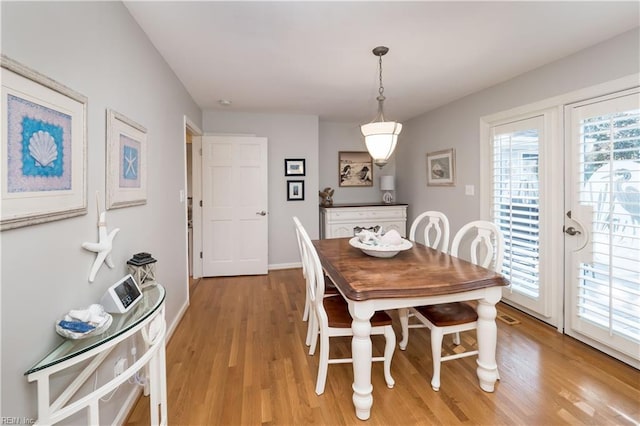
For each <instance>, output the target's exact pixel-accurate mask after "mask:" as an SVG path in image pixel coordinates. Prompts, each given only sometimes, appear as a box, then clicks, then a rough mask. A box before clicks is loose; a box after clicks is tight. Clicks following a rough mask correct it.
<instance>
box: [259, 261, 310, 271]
mask: <svg viewBox="0 0 640 426" xmlns="http://www.w3.org/2000/svg"><path fill="white" fill-rule="evenodd" d="M293 268H302V263H301V262H294V263H275V264H271V265H268V267H267V269H269V270H270V271H275V270H278V269H293Z"/></svg>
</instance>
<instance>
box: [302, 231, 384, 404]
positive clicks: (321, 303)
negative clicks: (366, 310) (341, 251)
mask: <svg viewBox="0 0 640 426" xmlns="http://www.w3.org/2000/svg"><path fill="white" fill-rule="evenodd" d="M300 237H301V240H302V250H303V252H304V255H303V259H306V261H307V267H306V271H307V277H308V280H307V287H308V294H309V298H310V300H311V306H312V308H311V309H310V312H309V315H310V318H311V317H314V316H315V317H316V319H317V324H318V332H317V333H314V334H313V336H312V341H311V345H310V351H309V352H310V354H311V355H313V354H314V353H315V349H316V345H317V342H318V336H319V337H320V356H319V359H318V378H317V380H316V394H318V395H322V393H324V389H325V385H326V382H327V370H328V366H329V364H342V363H350V362H352V358H329V341H330V338H331V337H338V336H353V332H352V330H351V322H352V318H351V315H350V314H349V306H348V304H347V302H346V301H345V300H344V299H343V298H342V297H324V291H325V282H324V281H325V275H324V271H323V269H322V265H321V263H320V258H319V257H318V253H317V252H316V249H315V247H314V246H313V244H312V243H311V239H310V238H309V235H308V234H307V232H306V231H305V230H304V228H301V229H300ZM310 321H311V319H310ZM370 321H371V335H372V336H373V335H384V337H385V347H384V356H382V357H373V358H372V361H383V362H384V367H383V369H384V378H385V381H386V382H387V386H388V387H389V388H392V387H393V386H394V385H395V381H394V380H393V377H391V359H392V358H393V352H394V349H395V345H396V335H395V333H394V331H393V327H392V325H391V324H392V320H391V317H390V316H389V315H387V314H386V313H385V312H376V313H374V314H373V317H371V320H370Z"/></svg>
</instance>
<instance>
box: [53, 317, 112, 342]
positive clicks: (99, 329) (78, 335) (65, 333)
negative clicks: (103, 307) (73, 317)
mask: <svg viewBox="0 0 640 426" xmlns="http://www.w3.org/2000/svg"><path fill="white" fill-rule="evenodd" d="M104 315H105V316H106V319H105V320H104V322H103V323H102V324H100V325H97V326H96V327H95V328H94V329H92V330H89V331H86V332H84V333H83V332H79V331H71V330H68V329H66V328H62V327H61V326H60V321H62V320H65V319H66V316H65V317H62V318H60V319H59V320H58V321H56V332H57V333H58V334H59V335H61V336H62V337H66V338H67V339H72V340H80V339H86V338H87V337H93V336H97V335H98V334H101V333H104V332H105V331H107V329H108V328H109V327H110V326H111V322H112V321H113V317H112V316H111V315H110V314H108V313H106V312H105V313H104ZM67 320H68V319H67ZM92 325H93V324H92Z"/></svg>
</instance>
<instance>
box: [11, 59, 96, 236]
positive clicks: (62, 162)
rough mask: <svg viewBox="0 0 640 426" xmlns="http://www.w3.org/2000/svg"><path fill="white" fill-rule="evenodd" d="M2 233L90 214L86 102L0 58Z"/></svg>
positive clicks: (15, 63)
mask: <svg viewBox="0 0 640 426" xmlns="http://www.w3.org/2000/svg"><path fill="white" fill-rule="evenodd" d="M0 65H1V68H0V82H2V95H1V97H0V99H1V100H0V111H2V114H1V122H0V133H1V134H2V137H1V140H2V143H1V144H0V192H1V193H2V200H1V201H0V205H2V209H0V210H1V211H2V218H1V220H0V230H3V231H4V230H7V229H12V228H19V227H22V226H29V225H35V224H38V223H43V222H50V221H54V220H60V219H64V218H68V217H73V216H79V215H83V214H86V213H87V175H86V163H87V156H86V153H87V149H86V147H87V98H86V97H85V96H83V95H81V94H79V93H77V92H75V91H74V90H72V89H70V88H68V87H66V86H64V85H62V84H60V83H58V82H57V81H55V80H52V79H51V78H49V77H47V76H45V75H42V74H40V73H39V72H37V71H34V70H32V69H30V68H28V67H27V66H25V65H23V64H21V63H19V62H16V61H14V60H13V59H10V58H8V57H7V56H5V55H2V56H1V57H0Z"/></svg>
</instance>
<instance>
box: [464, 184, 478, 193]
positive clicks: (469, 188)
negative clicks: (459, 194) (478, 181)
mask: <svg viewBox="0 0 640 426" xmlns="http://www.w3.org/2000/svg"><path fill="white" fill-rule="evenodd" d="M475 193H476V187H475V186H473V185H465V187H464V195H474V194H475Z"/></svg>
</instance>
